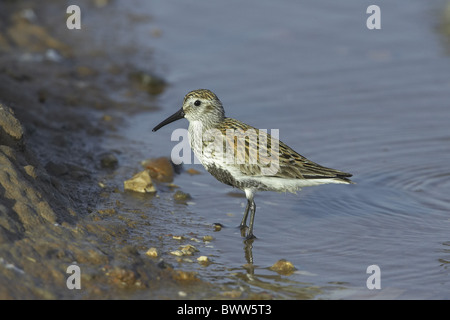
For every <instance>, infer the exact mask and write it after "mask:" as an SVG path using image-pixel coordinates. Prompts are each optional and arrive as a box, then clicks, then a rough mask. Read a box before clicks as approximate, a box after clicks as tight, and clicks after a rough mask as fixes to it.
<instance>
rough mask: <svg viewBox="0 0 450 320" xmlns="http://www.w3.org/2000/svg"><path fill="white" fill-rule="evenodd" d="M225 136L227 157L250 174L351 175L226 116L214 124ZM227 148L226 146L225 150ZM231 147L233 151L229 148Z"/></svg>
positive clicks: (336, 176) (283, 175)
mask: <svg viewBox="0 0 450 320" xmlns="http://www.w3.org/2000/svg"><path fill="white" fill-rule="evenodd" d="M217 129H219V130H220V132H221V133H222V136H224V137H225V138H224V149H223V150H225V151H226V152H225V153H226V155H227V156H230V154H231V156H232V157H231V158H232V159H229V161H234V164H235V165H237V166H239V169H240V171H241V172H242V173H243V174H245V175H249V176H269V177H280V178H291V179H323V178H340V179H343V180H348V179H346V178H347V177H351V176H352V175H351V174H349V173H345V172H342V171H339V170H335V169H331V168H326V167H323V166H321V165H319V164H317V163H315V162H312V161H310V160H308V159H307V158H305V157H304V156H302V155H300V154H298V153H297V152H296V151H294V150H293V149H291V148H290V147H289V146H287V145H286V144H284V143H283V142H282V141H280V140H278V139H276V138H274V137H272V136H271V135H270V134H268V133H266V132H265V131H263V130H258V129H256V128H254V127H252V126H249V125H247V124H245V123H243V122H240V121H238V120H235V119H231V118H225V120H224V121H223V122H222V123H221V124H220V125H219V126H218V127H217ZM227 148H228V149H227ZM231 150H233V152H232V153H230V151H231Z"/></svg>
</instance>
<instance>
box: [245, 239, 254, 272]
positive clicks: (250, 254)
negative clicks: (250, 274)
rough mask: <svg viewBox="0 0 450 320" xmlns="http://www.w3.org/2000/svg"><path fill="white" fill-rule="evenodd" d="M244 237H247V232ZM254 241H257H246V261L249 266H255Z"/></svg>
mask: <svg viewBox="0 0 450 320" xmlns="http://www.w3.org/2000/svg"><path fill="white" fill-rule="evenodd" d="M244 236H245V232H244ZM253 241H255V239H246V240H244V252H245V260H246V261H247V264H249V265H253V251H252V249H253ZM252 271H253V270H252Z"/></svg>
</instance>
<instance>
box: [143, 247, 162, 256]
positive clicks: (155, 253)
mask: <svg viewBox="0 0 450 320" xmlns="http://www.w3.org/2000/svg"><path fill="white" fill-rule="evenodd" d="M145 254H146V255H148V256H149V257H153V258H156V257H158V256H159V252H158V249H156V248H154V247H152V248H150V249H148V250H147V252H146V253H145Z"/></svg>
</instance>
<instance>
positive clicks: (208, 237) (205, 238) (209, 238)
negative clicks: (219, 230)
mask: <svg viewBox="0 0 450 320" xmlns="http://www.w3.org/2000/svg"><path fill="white" fill-rule="evenodd" d="M213 239H214V238H213V237H212V236H209V235H208V236H204V237H203V241H212V240H213Z"/></svg>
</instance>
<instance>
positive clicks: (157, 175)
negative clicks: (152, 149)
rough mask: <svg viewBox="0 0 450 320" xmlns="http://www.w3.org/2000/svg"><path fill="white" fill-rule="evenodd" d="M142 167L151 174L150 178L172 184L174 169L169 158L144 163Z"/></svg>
mask: <svg viewBox="0 0 450 320" xmlns="http://www.w3.org/2000/svg"><path fill="white" fill-rule="evenodd" d="M142 166H143V167H144V168H145V169H147V170H148V171H149V172H150V177H151V178H152V179H154V180H156V181H159V182H172V181H173V176H174V169H173V165H172V162H171V161H170V159H169V158H167V157H160V158H155V159H148V160H145V161H142Z"/></svg>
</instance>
